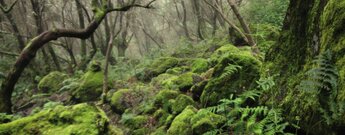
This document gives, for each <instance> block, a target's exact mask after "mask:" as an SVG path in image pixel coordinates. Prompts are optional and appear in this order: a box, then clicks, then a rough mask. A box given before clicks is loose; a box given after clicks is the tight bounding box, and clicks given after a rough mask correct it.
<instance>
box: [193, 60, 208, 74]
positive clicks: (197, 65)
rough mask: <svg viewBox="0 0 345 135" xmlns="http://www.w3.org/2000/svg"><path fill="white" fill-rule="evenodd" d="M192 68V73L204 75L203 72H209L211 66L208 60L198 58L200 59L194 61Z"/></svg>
mask: <svg viewBox="0 0 345 135" xmlns="http://www.w3.org/2000/svg"><path fill="white" fill-rule="evenodd" d="M191 66H192V72H194V73H202V72H205V71H207V69H208V67H209V64H208V60H206V59H201V58H198V59H194V61H193V63H192V65H191Z"/></svg>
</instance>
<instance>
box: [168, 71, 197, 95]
mask: <svg viewBox="0 0 345 135" xmlns="http://www.w3.org/2000/svg"><path fill="white" fill-rule="evenodd" d="M194 76H198V75H197V74H194V73H192V72H187V73H184V74H182V75H180V76H178V77H177V78H175V79H174V80H173V83H174V86H175V87H176V88H177V89H179V90H180V91H183V92H186V91H188V90H189V89H190V88H191V87H192V86H193V84H194V82H193V79H194Z"/></svg>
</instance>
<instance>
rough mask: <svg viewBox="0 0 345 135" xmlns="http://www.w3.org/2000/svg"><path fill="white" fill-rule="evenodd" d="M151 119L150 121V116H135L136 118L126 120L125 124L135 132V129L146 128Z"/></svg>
mask: <svg viewBox="0 0 345 135" xmlns="http://www.w3.org/2000/svg"><path fill="white" fill-rule="evenodd" d="M149 119H150V117H149V116H146V115H138V116H134V117H131V118H129V119H126V120H124V121H123V123H124V125H125V126H126V127H128V128H130V129H132V130H134V129H140V128H142V127H144V126H145V125H146V124H147V123H148V121H149Z"/></svg>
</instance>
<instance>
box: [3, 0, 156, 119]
mask: <svg viewBox="0 0 345 135" xmlns="http://www.w3.org/2000/svg"><path fill="white" fill-rule="evenodd" d="M104 1H105V2H106V1H107V0H104ZM154 1H155V0H153V1H151V2H149V3H148V4H147V5H139V4H131V5H128V6H124V7H120V8H114V9H109V8H107V7H108V6H107V3H106V4H105V5H101V6H98V5H97V4H93V9H94V12H95V14H96V16H95V18H94V19H93V21H92V22H91V23H90V24H89V25H88V26H87V27H86V28H85V29H54V30H48V31H45V32H43V33H42V34H40V35H38V36H37V37H35V38H33V39H32V40H31V41H30V42H29V43H28V45H27V46H26V47H25V48H24V50H23V51H22V52H21V54H20V56H19V58H18V59H17V60H16V62H15V64H14V65H13V67H12V69H11V70H10V71H9V72H8V75H7V77H6V79H5V80H4V82H3V83H2V85H1V90H0V113H1V112H5V113H12V110H11V107H12V102H11V97H12V92H13V90H14V86H15V84H16V83H17V82H18V79H19V77H20V76H21V74H22V72H23V71H24V69H25V68H26V67H27V66H28V64H29V63H30V61H31V60H32V59H33V58H34V57H35V55H36V53H37V51H38V50H39V49H40V48H41V47H43V46H44V45H45V44H47V43H48V42H50V41H52V40H57V39H58V38H61V37H70V38H80V39H87V38H88V37H90V36H91V35H92V33H94V32H95V30H96V29H97V28H98V26H99V25H100V23H101V22H102V21H103V19H104V17H105V16H106V15H107V14H108V13H110V12H113V11H128V10H129V9H131V8H133V7H142V8H151V6H150V5H151V4H152V3H153V2H154ZM92 2H93V3H95V2H96V0H93V1H92ZM105 2H104V3H105Z"/></svg>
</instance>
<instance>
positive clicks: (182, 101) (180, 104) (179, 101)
mask: <svg viewBox="0 0 345 135" xmlns="http://www.w3.org/2000/svg"><path fill="white" fill-rule="evenodd" d="M189 105H191V106H194V105H195V103H194V101H193V99H192V98H191V97H189V96H187V95H184V94H180V95H179V96H178V97H177V98H176V99H175V102H173V103H172V107H171V109H172V112H173V113H174V114H178V113H180V112H181V111H183V109H185V108H186V107H187V106H189Z"/></svg>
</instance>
